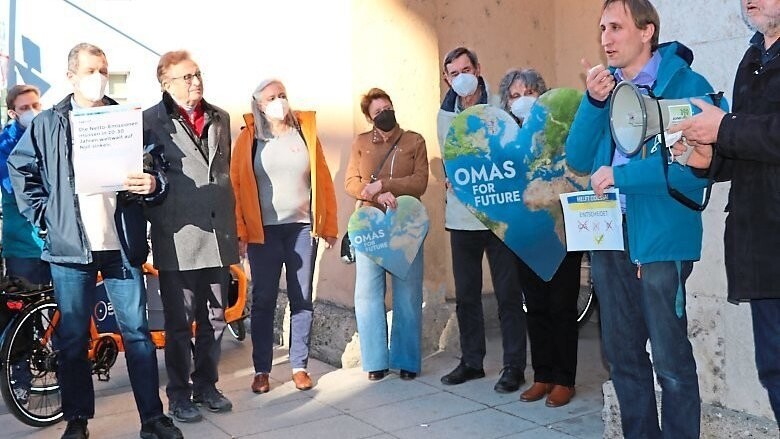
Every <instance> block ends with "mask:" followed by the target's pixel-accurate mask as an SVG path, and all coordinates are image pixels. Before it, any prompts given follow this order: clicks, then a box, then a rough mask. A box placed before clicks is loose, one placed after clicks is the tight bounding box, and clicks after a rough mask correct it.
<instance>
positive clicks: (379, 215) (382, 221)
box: [347, 195, 428, 279]
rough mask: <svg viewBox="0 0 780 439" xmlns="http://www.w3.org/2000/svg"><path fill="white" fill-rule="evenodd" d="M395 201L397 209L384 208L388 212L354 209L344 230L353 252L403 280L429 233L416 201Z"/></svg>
mask: <svg viewBox="0 0 780 439" xmlns="http://www.w3.org/2000/svg"><path fill="white" fill-rule="evenodd" d="M396 200H397V202H398V207H396V208H395V209H387V213H385V212H382V211H381V210H380V209H378V208H376V207H374V206H364V207H361V208H359V209H357V210H355V212H354V213H353V214H352V216H350V217H349V224H348V225H347V231H348V232H349V240H350V241H351V242H352V246H353V247H354V248H355V251H357V252H360V253H363V254H365V255H366V256H368V257H369V258H371V260H373V261H374V262H376V263H377V264H378V265H380V266H381V267H382V268H384V269H385V270H387V271H389V272H390V273H392V274H394V275H396V276H398V277H400V278H401V279H406V275H407V273H408V272H409V267H410V266H411V265H412V262H414V258H416V257H417V253H418V252H419V251H420V246H422V243H423V241H424V240H425V235H427V234H428V212H427V211H426V210H425V206H423V204H422V203H421V202H420V200H418V199H417V198H414V197H410V196H408V195H402V196H400V197H398V198H396Z"/></svg>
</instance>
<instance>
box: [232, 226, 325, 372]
mask: <svg viewBox="0 0 780 439" xmlns="http://www.w3.org/2000/svg"><path fill="white" fill-rule="evenodd" d="M263 230H264V232H265V243H264V244H249V246H248V247H247V253H248V255H249V266H250V267H251V269H252V278H253V281H252V362H253V363H254V367H255V372H256V373H258V372H264V373H269V372H271V364H272V363H273V357H274V355H273V339H274V316H275V313H276V299H277V297H278V296H279V277H280V276H281V274H282V266H284V267H285V269H286V273H287V298H288V300H289V302H290V365H292V367H293V368H302V369H303V368H306V365H307V364H308V362H309V338H310V334H311V324H312V320H313V316H314V307H313V305H312V278H313V275H314V259H315V258H316V256H317V251H316V250H317V241H316V240H315V239H313V238H312V237H311V225H310V224H299V223H291V224H280V225H276V226H265V227H263Z"/></svg>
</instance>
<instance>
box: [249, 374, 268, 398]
mask: <svg viewBox="0 0 780 439" xmlns="http://www.w3.org/2000/svg"><path fill="white" fill-rule="evenodd" d="M269 390H271V385H270V384H269V383H268V374H267V373H258V374H255V378H254V379H253V380H252V391H253V392H255V393H265V392H267V391H269Z"/></svg>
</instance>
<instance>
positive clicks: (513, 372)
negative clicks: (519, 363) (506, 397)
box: [493, 366, 525, 393]
mask: <svg viewBox="0 0 780 439" xmlns="http://www.w3.org/2000/svg"><path fill="white" fill-rule="evenodd" d="M523 383H525V377H524V376H523V370H522V369H520V368H518V367H512V366H506V367H504V369H503V370H502V371H501V377H500V378H499V379H498V382H497V383H496V385H495V386H494V387H493V390H495V391H496V392H498V393H512V392H516V391H517V390H519V389H520V386H521V385H523Z"/></svg>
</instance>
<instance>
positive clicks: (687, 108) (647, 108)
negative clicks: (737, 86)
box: [609, 81, 713, 156]
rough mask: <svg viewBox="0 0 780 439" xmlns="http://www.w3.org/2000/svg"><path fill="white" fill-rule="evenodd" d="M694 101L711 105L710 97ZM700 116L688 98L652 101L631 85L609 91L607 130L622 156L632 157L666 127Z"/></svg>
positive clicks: (622, 85) (653, 99) (650, 97)
mask: <svg viewBox="0 0 780 439" xmlns="http://www.w3.org/2000/svg"><path fill="white" fill-rule="evenodd" d="M698 98H699V99H702V100H704V101H707V102H709V103H713V99H712V98H711V97H710V96H698ZM659 106H660V112H659V110H658V108H659ZM700 112H701V110H699V108H697V107H696V106H695V105H692V104H691V100H690V98H684V99H656V98H654V97H652V96H648V95H646V94H642V92H641V91H640V89H639V87H637V86H636V85H634V84H632V83H631V82H628V81H622V82H620V83H619V84H618V85H617V86H616V87H615V90H613V91H612V100H611V101H610V113H609V126H610V129H611V130H612V138H613V139H615V146H616V147H617V149H618V150H620V152H622V153H623V154H624V155H626V156H632V155H634V154H636V153H637V152H638V151H639V150H640V149H641V148H642V145H644V144H645V142H647V141H648V140H650V139H652V138H653V137H655V136H656V135H657V134H659V133H660V132H661V131H666V130H667V129H668V128H669V125H671V124H673V123H677V122H680V121H682V120H685V119H687V118H689V117H691V116H693V115H695V114H698V113H700Z"/></svg>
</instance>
